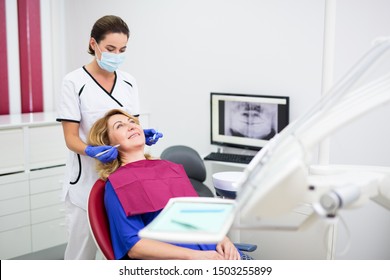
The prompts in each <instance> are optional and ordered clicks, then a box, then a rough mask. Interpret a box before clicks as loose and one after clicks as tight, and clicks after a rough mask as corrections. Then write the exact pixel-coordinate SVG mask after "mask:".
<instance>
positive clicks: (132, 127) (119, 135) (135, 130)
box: [107, 114, 145, 150]
mask: <svg viewBox="0 0 390 280" xmlns="http://www.w3.org/2000/svg"><path fill="white" fill-rule="evenodd" d="M107 125H108V138H109V139H110V145H116V144H120V150H132V149H134V148H139V147H143V146H144V145H145V135H144V132H143V130H142V128H141V126H140V125H139V124H138V123H137V121H136V119H134V118H129V117H127V116H125V115H121V114H117V115H113V116H111V117H110V118H109V119H108V122H107Z"/></svg>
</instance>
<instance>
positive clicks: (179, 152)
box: [161, 145, 214, 197]
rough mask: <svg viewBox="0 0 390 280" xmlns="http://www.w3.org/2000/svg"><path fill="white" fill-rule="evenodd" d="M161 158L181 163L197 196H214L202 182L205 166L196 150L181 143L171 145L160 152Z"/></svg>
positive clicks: (204, 177)
mask: <svg viewBox="0 0 390 280" xmlns="http://www.w3.org/2000/svg"><path fill="white" fill-rule="evenodd" d="M161 159H165V160H169V161H172V162H175V163H178V164H182V165H183V167H184V170H185V171H186V173H187V176H188V178H189V179H190V181H191V184H192V185H193V186H194V188H195V190H196V192H197V193H198V195H199V196H202V197H213V196H214V194H213V192H212V191H211V190H210V189H209V188H208V187H207V186H206V185H205V184H204V183H203V182H204V181H205V180H206V167H205V165H204V162H203V160H202V158H201V157H200V155H199V153H198V152H197V151H195V150H194V149H192V148H190V147H188V146H183V145H177V146H171V147H168V148H166V149H165V150H164V151H163V152H162V153H161Z"/></svg>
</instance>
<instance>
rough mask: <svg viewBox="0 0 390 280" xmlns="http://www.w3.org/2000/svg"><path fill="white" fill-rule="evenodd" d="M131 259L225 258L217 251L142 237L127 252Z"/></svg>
mask: <svg viewBox="0 0 390 280" xmlns="http://www.w3.org/2000/svg"><path fill="white" fill-rule="evenodd" d="M127 254H128V256H129V257H130V258H131V259H141V260H175V259H176V260H223V259H225V258H224V256H223V255H221V254H219V253H217V252H216V251H200V250H192V249H188V248H183V247H179V246H175V245H172V244H169V243H165V242H160V241H155V240H150V239H141V240H140V241H138V242H137V243H136V244H135V245H134V246H133V247H132V248H131V249H130V250H129V252H128V253H127Z"/></svg>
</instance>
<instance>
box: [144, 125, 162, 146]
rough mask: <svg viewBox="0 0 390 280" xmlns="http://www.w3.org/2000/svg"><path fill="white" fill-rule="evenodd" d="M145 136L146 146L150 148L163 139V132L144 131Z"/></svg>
mask: <svg viewBox="0 0 390 280" xmlns="http://www.w3.org/2000/svg"><path fill="white" fill-rule="evenodd" d="M144 134H145V144H146V145H148V146H152V145H153V144H156V143H157V141H158V139H160V138H161V137H163V134H162V133H161V132H157V131H156V130H155V129H144Z"/></svg>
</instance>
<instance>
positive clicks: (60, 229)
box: [31, 218, 66, 252]
mask: <svg viewBox="0 0 390 280" xmlns="http://www.w3.org/2000/svg"><path fill="white" fill-rule="evenodd" d="M31 232H32V250H33V252H36V251H40V250H43V249H47V248H50V247H54V246H57V245H61V244H64V243H66V228H65V218H61V219H57V220H52V221H48V222H45V223H39V224H35V225H32V226H31Z"/></svg>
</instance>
